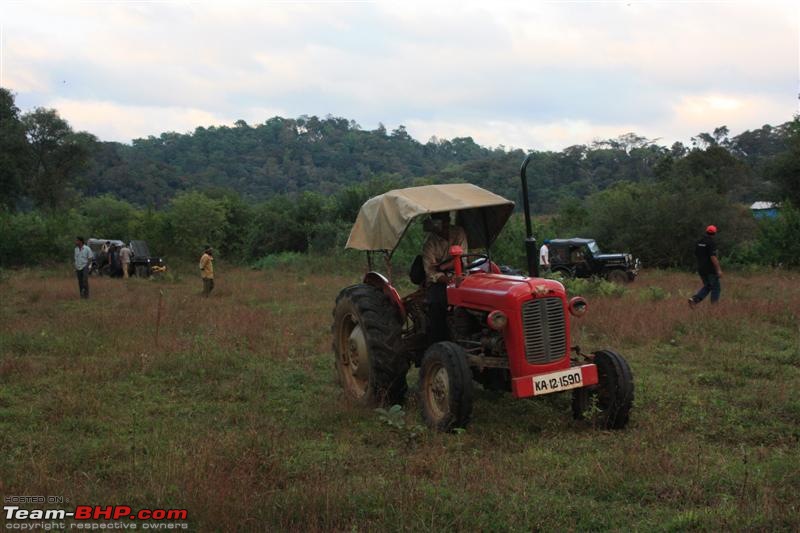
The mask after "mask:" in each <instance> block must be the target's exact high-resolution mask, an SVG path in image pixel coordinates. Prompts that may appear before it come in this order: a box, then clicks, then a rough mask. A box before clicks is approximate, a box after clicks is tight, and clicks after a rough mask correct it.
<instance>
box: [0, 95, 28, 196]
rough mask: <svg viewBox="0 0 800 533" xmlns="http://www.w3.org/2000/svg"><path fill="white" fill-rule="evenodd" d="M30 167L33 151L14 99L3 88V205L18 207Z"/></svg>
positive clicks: (0, 191)
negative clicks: (15, 204)
mask: <svg viewBox="0 0 800 533" xmlns="http://www.w3.org/2000/svg"><path fill="white" fill-rule="evenodd" d="M29 166H30V147H29V146H28V140H27V138H26V137H25V126H24V125H23V124H22V121H21V120H20V117H19V109H18V108H17V106H16V105H15V104H14V95H13V94H12V93H11V91H9V90H8V89H4V88H2V87H0V205H5V206H6V207H13V206H14V203H15V202H16V200H17V198H19V197H20V196H21V195H22V193H23V182H24V177H25V175H26V174H27V172H28V168H29Z"/></svg>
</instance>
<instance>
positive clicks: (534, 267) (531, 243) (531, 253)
mask: <svg viewBox="0 0 800 533" xmlns="http://www.w3.org/2000/svg"><path fill="white" fill-rule="evenodd" d="M531 156H533V154H528V156H527V157H526V158H525V161H523V162H522V168H520V169H519V177H520V179H521V180H522V209H523V211H524V212H525V256H526V258H527V259H528V274H529V275H530V276H531V277H532V278H538V277H539V249H538V248H537V246H536V237H534V236H533V230H532V229H531V206H530V201H529V199H528V176H527V173H526V169H527V168H528V163H530V161H531Z"/></svg>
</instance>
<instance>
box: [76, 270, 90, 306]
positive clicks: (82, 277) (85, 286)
mask: <svg viewBox="0 0 800 533" xmlns="http://www.w3.org/2000/svg"><path fill="white" fill-rule="evenodd" d="M75 274H76V275H77V276H78V292H80V294H81V298H84V299H86V298H88V297H89V267H88V266H86V267H84V268H82V269H81V270H76V271H75Z"/></svg>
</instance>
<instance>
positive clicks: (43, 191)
mask: <svg viewBox="0 0 800 533" xmlns="http://www.w3.org/2000/svg"><path fill="white" fill-rule="evenodd" d="M22 123H23V125H24V126H25V133H26V135H27V138H28V142H29V143H30V148H31V173H30V177H29V180H28V184H27V189H28V194H30V196H31V197H32V198H33V200H34V202H35V203H36V204H37V205H38V206H40V207H45V208H47V209H50V210H55V209H56V208H57V207H59V206H60V205H61V204H62V203H63V201H64V199H65V196H66V191H67V188H68V187H69V185H71V184H72V182H73V180H74V179H75V177H76V175H77V173H78V171H79V170H81V169H82V168H83V167H84V165H85V164H86V163H87V161H88V159H89V153H90V150H91V149H92V145H93V144H94V143H95V142H96V139H95V138H94V137H93V136H92V135H89V134H88V133H75V132H73V131H72V128H71V127H70V125H69V124H68V123H67V121H66V120H64V119H62V118H61V117H59V116H58V112H57V111H56V110H55V109H44V108H42V107H39V108H36V110H34V111H32V112H30V113H26V114H25V115H24V116H23V117H22Z"/></svg>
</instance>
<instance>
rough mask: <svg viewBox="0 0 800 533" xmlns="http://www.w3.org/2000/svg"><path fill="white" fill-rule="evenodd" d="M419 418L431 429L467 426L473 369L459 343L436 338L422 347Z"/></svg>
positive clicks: (447, 429) (443, 429) (470, 410)
mask: <svg viewBox="0 0 800 533" xmlns="http://www.w3.org/2000/svg"><path fill="white" fill-rule="evenodd" d="M419 395H420V408H421V409H422V418H423V419H425V423H426V424H428V426H429V427H430V428H432V429H435V430H438V431H452V430H453V429H455V428H463V427H466V426H467V424H468V423H469V419H470V416H472V395H473V388H472V372H470V369H469V365H468V364H467V354H466V352H465V351H464V349H463V348H462V347H461V346H459V345H458V344H455V343H452V342H437V343H436V344H434V345H432V346H431V347H430V348H428V349H427V350H426V351H425V356H424V357H423V358H422V365H421V366H420V368H419Z"/></svg>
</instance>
